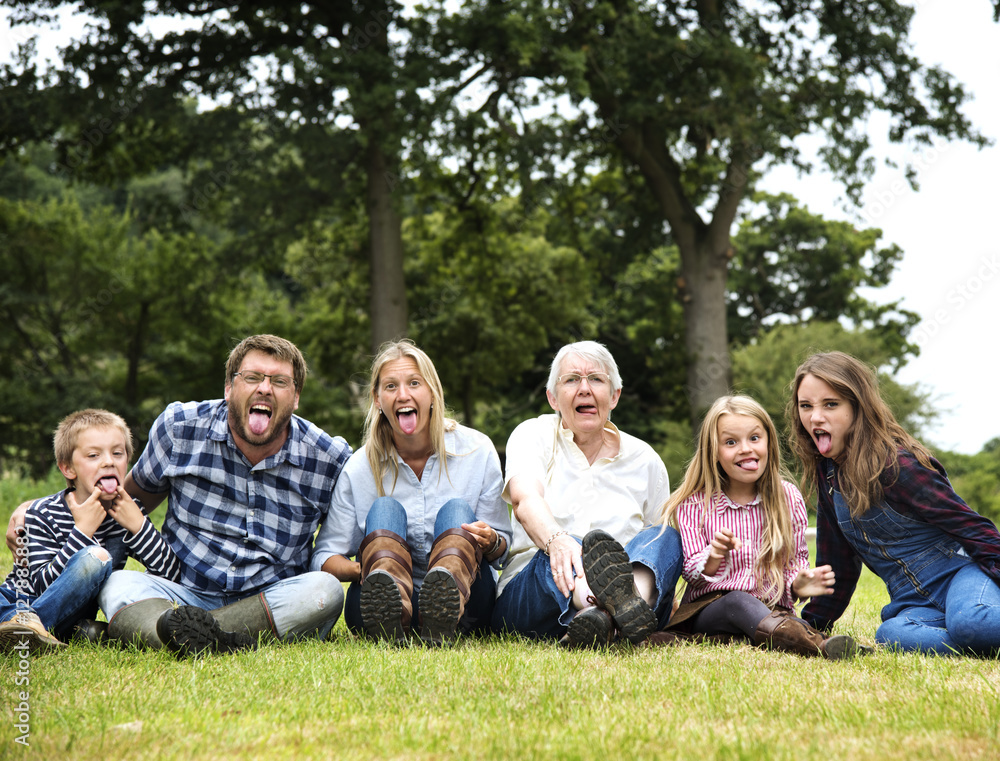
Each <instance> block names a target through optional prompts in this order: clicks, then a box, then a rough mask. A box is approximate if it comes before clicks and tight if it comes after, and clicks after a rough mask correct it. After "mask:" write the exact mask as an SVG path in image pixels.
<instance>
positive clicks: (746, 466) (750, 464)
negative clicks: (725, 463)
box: [740, 460, 760, 470]
mask: <svg viewBox="0 0 1000 761" xmlns="http://www.w3.org/2000/svg"><path fill="white" fill-rule="evenodd" d="M740 467H741V468H743V470H757V469H758V468H759V467H760V463H759V462H757V460H744V461H743V462H741V463H740Z"/></svg>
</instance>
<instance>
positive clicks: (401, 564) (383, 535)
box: [358, 529, 413, 642]
mask: <svg viewBox="0 0 1000 761" xmlns="http://www.w3.org/2000/svg"><path fill="white" fill-rule="evenodd" d="M358 554H359V555H360V557H361V625H362V627H364V630H365V632H366V633H367V634H368V636H370V637H374V638H375V639H379V638H384V639H388V640H389V641H391V642H403V641H405V640H406V638H407V636H409V633H410V620H411V619H412V618H413V600H412V597H413V559H412V557H411V553H410V546H409V545H408V544H407V543H406V540H405V539H403V537H401V536H400V535H399V534H396V533H395V532H393V531H388V530H386V529H378V530H377V531H372V532H371V533H370V534H369V535H368V536H366V537H365V540H364V541H363V542H362V543H361V547H360V549H359V550H358Z"/></svg>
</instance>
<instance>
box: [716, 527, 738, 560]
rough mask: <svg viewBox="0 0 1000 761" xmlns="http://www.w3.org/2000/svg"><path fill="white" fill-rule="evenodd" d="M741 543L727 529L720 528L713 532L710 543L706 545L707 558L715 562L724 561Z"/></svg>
mask: <svg viewBox="0 0 1000 761" xmlns="http://www.w3.org/2000/svg"><path fill="white" fill-rule="evenodd" d="M742 545H743V543H742V542H741V541H740V538H739V537H738V536H736V535H735V534H734V533H733V532H732V531H730V530H729V529H728V528H720V529H719V530H718V531H716V532H715V536H714V537H712V541H711V542H710V543H709V545H708V556H709V557H710V558H715V559H717V560H725V559H726V558H727V557H729V553H730V552H733V551H734V550H738V549H739V548H740V547H741V546H742Z"/></svg>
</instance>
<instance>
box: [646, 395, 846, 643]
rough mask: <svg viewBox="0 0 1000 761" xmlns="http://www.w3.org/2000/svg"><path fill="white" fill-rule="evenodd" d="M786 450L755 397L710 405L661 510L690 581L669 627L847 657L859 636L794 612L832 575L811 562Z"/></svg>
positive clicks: (829, 585)
mask: <svg viewBox="0 0 1000 761" xmlns="http://www.w3.org/2000/svg"><path fill="white" fill-rule="evenodd" d="M780 457H781V455H780V452H779V450H778V438H777V434H776V432H775V429H774V423H773V422H771V418H770V416H769V415H768V414H767V412H766V411H765V410H764V408H763V407H761V406H760V405H759V404H758V403H757V402H755V401H754V400H753V399H750V398H748V397H745V396H725V397H722V398H720V399H718V400H717V401H716V402H715V404H713V405H712V408H711V409H710V410H709V411H708V414H707V415H706V416H705V420H704V422H703V423H702V425H701V431H700V433H699V435H698V450H697V453H696V454H695V457H694V459H692V461H691V464H690V465H689V466H688V469H687V473H686V474H685V475H684V483H683V484H682V485H681V487H680V488H679V489H678V490H677V491H675V492H674V494H673V495H672V496H671V498H670V500H669V501H668V502H667V505H666V507H665V509H664V522H670V523H671V524H673V525H674V526H676V527H677V529H678V530H679V531H680V534H681V543H682V545H683V549H684V566H683V570H682V572H681V573H682V575H683V576H684V579H685V580H686V581H687V583H688V586H687V591H686V592H685V593H684V597H683V599H682V600H681V605H680V607H679V608H678V609H677V611H676V612H675V613H674V615H673V617H672V618H671V619H670V623H669V624H668V627H667V628H668V629H673V630H677V631H687V632H693V633H696V634H708V635H729V636H733V635H735V636H737V637H739V636H743V637H746V638H747V639H749V640H750V641H751V642H753V643H754V644H755V645H757V646H758V647H761V646H770V647H773V648H776V649H779V650H787V651H790V652H794V653H800V654H802V655H822V656H823V657H825V658H831V659H839V658H844V657H846V656H848V655H851V654H853V653H854V652H856V650H857V646H856V645H855V643H854V640H852V639H851V638H850V637H847V636H844V635H839V636H836V637H830V638H827V637H825V636H824V635H822V634H821V633H820V632H818V631H816V630H815V629H813V628H812V627H811V626H809V625H808V624H806V622H805V621H803V620H802V619H800V618H796V617H795V614H794V612H793V610H792V606H793V604H794V602H795V600H796V598H799V599H801V598H805V597H811V596H814V595H816V596H822V595H828V594H830V593H831V592H832V591H833V582H834V574H833V571H832V570H831V569H830V567H829V566H821V567H819V568H813V569H810V568H809V553H808V550H807V548H806V541H805V529H806V506H805V502H804V501H803V499H802V495H801V494H800V493H799V490H798V489H796V488H795V486H793V485H792V484H790V483H788V482H787V481H784V480H782V478H781V460H780Z"/></svg>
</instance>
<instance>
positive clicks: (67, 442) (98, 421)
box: [52, 409, 133, 480]
mask: <svg viewBox="0 0 1000 761" xmlns="http://www.w3.org/2000/svg"><path fill="white" fill-rule="evenodd" d="M91 428H113V429H115V430H116V431H118V432H119V433H121V435H122V436H123V437H124V438H125V455H126V456H127V458H128V461H129V462H132V451H133V450H132V431H131V430H129V427H128V424H127V423H126V422H125V421H124V420H123V419H122V418H121V416H119V415H116V414H115V413H113V412H108V411H107V410H98V409H87V410H78V411H77V412H71V413H70V414H69V415H67V416H66V417H64V418H63V419H62V420H61V421H60V422H59V425H58V426H57V427H56V430H55V433H54V434H53V436H52V450H53V452H54V453H55V456H56V463H58V464H59V465H70V464H71V463H72V462H73V452H75V451H76V446H77V443H78V442H79V441H80V434H82V433H83V432H84V431H87V430H89V429H91ZM67 480H68V479H67Z"/></svg>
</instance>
